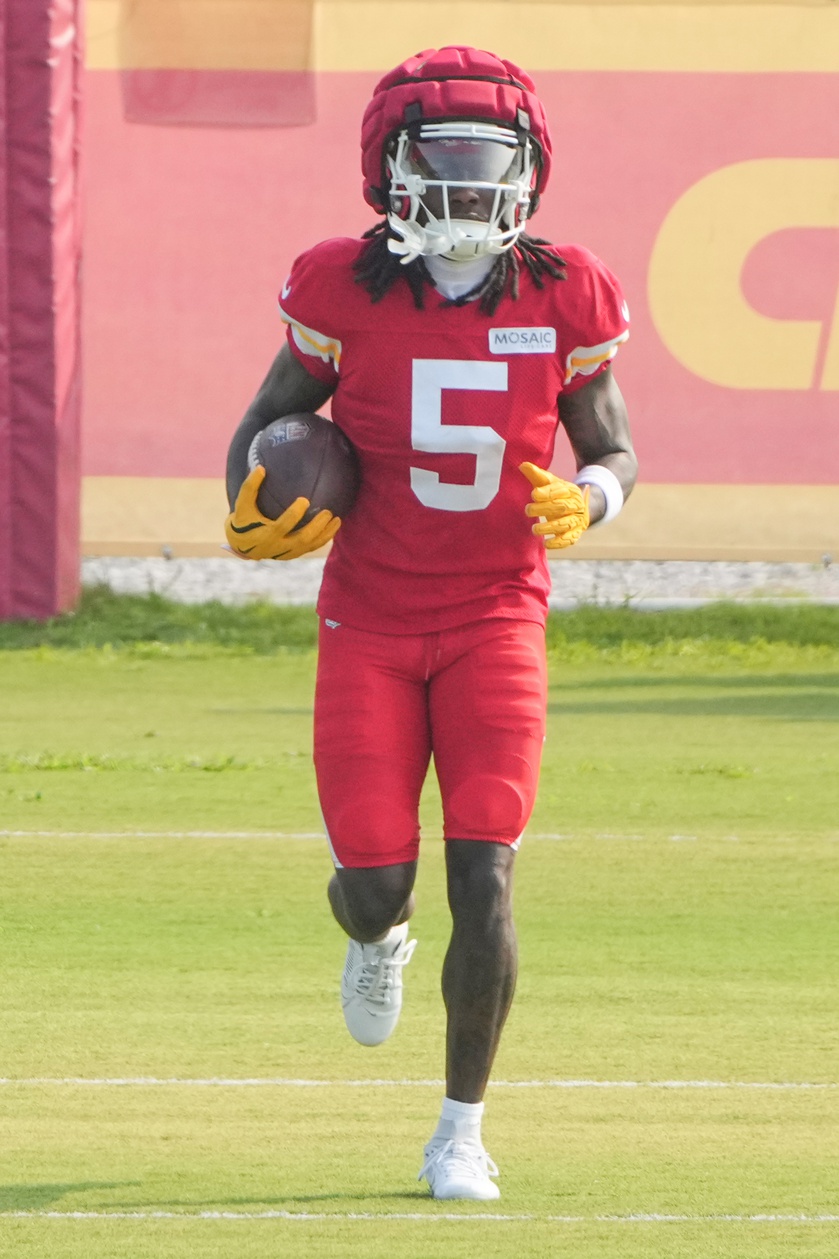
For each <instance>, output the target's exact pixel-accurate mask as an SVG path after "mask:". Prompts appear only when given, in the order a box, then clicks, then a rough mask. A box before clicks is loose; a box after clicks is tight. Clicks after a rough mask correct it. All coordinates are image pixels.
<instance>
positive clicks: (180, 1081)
mask: <svg viewBox="0 0 839 1259" xmlns="http://www.w3.org/2000/svg"><path fill="white" fill-rule="evenodd" d="M40 1085H54V1086H60V1085H71V1086H79V1087H99V1088H106V1087H115V1088H128V1087H138V1088H142V1087H145V1088H171V1087H175V1088H177V1087H183V1088H443V1087H445V1080H385V1079H370V1080H307V1079H301V1078H295V1077H293V1076H251V1077H248V1076H241V1077H235V1076H208V1077H207V1078H206V1079H200V1078H195V1077H187V1076H184V1077H180V1076H169V1077H166V1076H153V1075H148V1076H146V1075H136V1076H70V1075H68V1076H17V1077H15V1076H7V1077H0V1086H7V1087H13V1086H18V1087H34V1086H40ZM489 1087H490V1088H497V1089H664V1090H671V1091H674V1092H675V1091H679V1090H685V1089H747V1090H748V1089H754V1090H764V1091H768V1092H787V1091H825V1090H835V1089H839V1083H835V1082H831V1081H810V1080H573V1079H567V1080H490V1082H489Z"/></svg>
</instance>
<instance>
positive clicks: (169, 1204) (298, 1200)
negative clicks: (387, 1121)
mask: <svg viewBox="0 0 839 1259" xmlns="http://www.w3.org/2000/svg"><path fill="white" fill-rule="evenodd" d="M101 1187H103V1188H104V1186H101ZM433 1201H434V1200H433V1198H432V1197H431V1195H430V1194H429V1192H428V1190H427V1189H422V1188H420V1187H419V1186H418V1187H417V1188H416V1189H410V1190H402V1191H401V1192H400V1191H397V1190H393V1191H392V1192H390V1193H370V1192H359V1193H312V1194H285V1195H283V1196H281V1197H276V1198H267V1197H264V1198H208V1199H200V1198H193V1199H190V1200H188V1201H185V1200H184V1199H182V1198H176V1199H162V1200H159V1199H155V1200H154V1201H153V1202H150V1201H145V1200H144V1201H142V1202H139V1201H136V1200H135V1201H133V1202H109V1203H108V1205H107V1207H105V1208H103V1209H104V1210H108V1211H178V1210H183V1211H184V1212H187V1211H235V1210H240V1211H241V1210H245V1211H249V1212H250V1211H291V1212H296V1211H300V1212H303V1211H305V1209H306V1207H309V1206H312V1205H313V1204H316V1203H329V1202H332V1203H335V1204H336V1206H337V1205H341V1204H343V1205H344V1206H346V1205H347V1204H348V1203H356V1204H361V1203H365V1202H366V1203H370V1202H377V1203H381V1204H382V1205H386V1204H387V1203H400V1202H433Z"/></svg>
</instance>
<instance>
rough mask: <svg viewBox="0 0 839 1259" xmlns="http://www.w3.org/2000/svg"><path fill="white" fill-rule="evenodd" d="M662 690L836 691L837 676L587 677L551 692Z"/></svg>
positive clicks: (558, 685)
mask: <svg viewBox="0 0 839 1259" xmlns="http://www.w3.org/2000/svg"><path fill="white" fill-rule="evenodd" d="M663 687H700V688H703V689H706V690H715V689H719V690H732V691H750V690H754V691H771V690H779V691H780V690H790V689H796V688H797V689H800V690H806V691H818V690H827V691H831V690H837V689H839V673H771V674H770V673H767V674H747V675H743V674H736V675H731V676H727V675H723V674H720V675H715V674H713V673H708V674H688V675H687V676H683V675H681V674H673V673H670V674H666V673H662V674H659V675H657V676H651V675H650V674H648V673H644V674H640V675H639V676H637V677H630V676H628V675H627V676H622V677H619V678H615V677H608V678H604V677H599V678H592V679H591V680H590V681H589V680H588V679H586V678H584V679H582V680H581V681H579V682H576V681H565V682H554V683H552V684H551V687H550V689H551V690H552V691H557V692H559V693H560V694H561V693H562V692H563V691H566V690H584V691H614V690H621V691H624V690H648V689H649V690H653V689H658V690H660V689H662V688H663Z"/></svg>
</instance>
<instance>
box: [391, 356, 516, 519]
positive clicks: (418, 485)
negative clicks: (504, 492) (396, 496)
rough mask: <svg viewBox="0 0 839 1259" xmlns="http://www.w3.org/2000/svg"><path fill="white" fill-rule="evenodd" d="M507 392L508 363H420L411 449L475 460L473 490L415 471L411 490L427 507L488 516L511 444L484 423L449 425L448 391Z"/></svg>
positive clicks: (413, 401) (416, 367) (415, 371)
mask: <svg viewBox="0 0 839 1259" xmlns="http://www.w3.org/2000/svg"><path fill="white" fill-rule="evenodd" d="M444 389H472V390H479V391H488V392H493V393H506V392H507V364H506V363H486V362H480V361H478V362H476V361H474V360H472V359H444V358H424V359H414V365H413V388H412V394H411V445H412V447H413V449H414V450H420V451H422V452H423V454H429V455H443V454H445V455H474V456H475V479H474V481H473V482H472V484H471V485H451V484H449V483H447V482H446V481H441V480H440V474H439V473H438V472H429V471H428V469H427V468H411V489H412V490H413V491H414V493H415V494H416V496H417V498H418V499H419V501H420V502H421V503H422V504H423V506H424V507H435V508H437V509H438V510H439V511H482V510H483V508H484V507H487V506H488V505H489V504H490V503H491V502H492V500H493V499H494V498H495V496H496V494H497V493H498V488H499V486H500V484H501V465H502V462H503V459H504V451H505V449H506V446H507V443H506V441H505V440H504V438H503V437H502V436H501V434H500V433H496V431H495V429H494V428H489V427H488V426H486V425H481V424H444V423H443V390H444Z"/></svg>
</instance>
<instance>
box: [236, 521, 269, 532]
mask: <svg viewBox="0 0 839 1259" xmlns="http://www.w3.org/2000/svg"><path fill="white" fill-rule="evenodd" d="M230 528H231V529H232V530H233V532H234V533H250V531H251V530H252V529H261V528H262V521H260V520H255V521H254V522H253V524H252V525H242V526H241V527H240V526H239V525H234V524H233V522H232V521H231V522H230Z"/></svg>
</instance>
